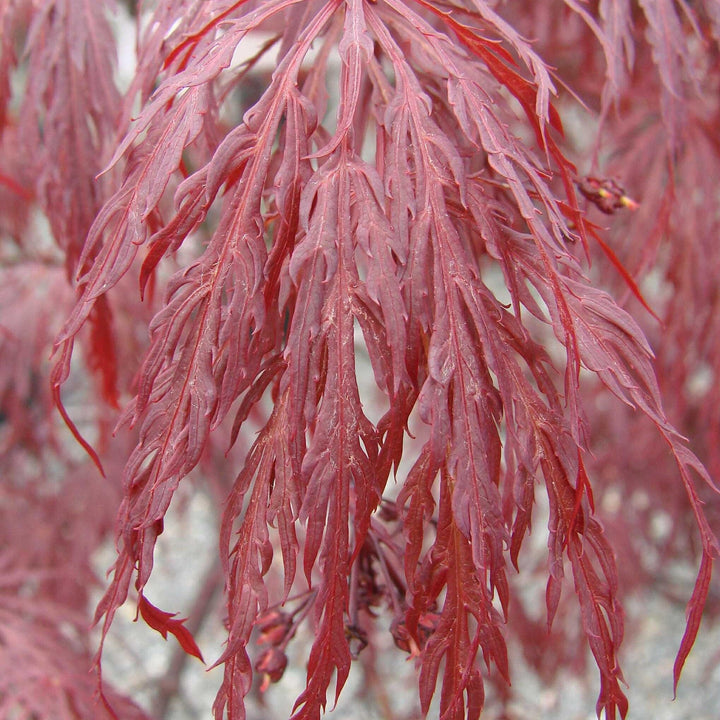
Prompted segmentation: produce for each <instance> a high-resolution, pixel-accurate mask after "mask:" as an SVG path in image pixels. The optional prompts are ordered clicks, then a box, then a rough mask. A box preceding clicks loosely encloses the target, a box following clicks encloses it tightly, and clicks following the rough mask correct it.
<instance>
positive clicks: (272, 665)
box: [255, 647, 288, 691]
mask: <svg viewBox="0 0 720 720" xmlns="http://www.w3.org/2000/svg"><path fill="white" fill-rule="evenodd" d="M287 664H288V659H287V655H286V654H285V653H284V652H283V651H282V650H280V649H279V648H276V647H270V648H268V649H267V650H265V651H264V652H263V653H262V655H260V657H259V658H258V660H257V662H256V663H255V671H256V672H258V673H262V675H263V682H262V685H261V687H260V689H261V690H263V691H264V690H267V687H268V685H269V684H270V683H271V682H278V680H280V678H281V677H282V676H283V673H284V672H285V668H286V667H287Z"/></svg>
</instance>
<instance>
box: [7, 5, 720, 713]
mask: <svg viewBox="0 0 720 720" xmlns="http://www.w3.org/2000/svg"><path fill="white" fill-rule="evenodd" d="M128 6H129V11H130V13H131V15H132V16H133V17H134V18H135V21H136V41H137V45H136V61H137V63H136V70H135V73H134V76H133V77H132V79H131V80H130V81H129V82H127V83H123V82H121V81H120V80H119V79H118V75H117V69H116V55H117V49H116V42H117V40H116V34H117V33H116V32H115V31H114V25H113V21H112V16H113V13H114V12H116V11H117V8H115V6H114V4H113V3H112V2H110V0H94V1H93V2H88V1H87V0H0V133H1V135H0V232H1V233H2V235H1V236H0V242H1V243H2V244H1V245H0V253H1V255H0V260H1V261H2V265H1V266H0V273H1V274H2V275H1V282H0V299H1V303H0V313H1V314H0V351H1V352H2V365H1V366H0V402H1V403H2V422H1V424H0V447H1V448H2V453H3V465H4V471H3V478H2V493H3V503H2V506H1V507H0V511H1V512H2V523H1V524H0V527H1V528H2V529H1V530H0V535H1V536H2V537H3V542H4V544H3V546H2V548H0V565H1V566H2V569H3V577H2V579H1V580H0V717H25V716H27V717H53V718H65V717H67V718H90V717H101V716H107V717H113V716H117V717H144V716H145V714H144V711H142V710H140V709H139V708H138V707H137V706H136V705H134V704H133V703H132V701H130V700H128V699H126V698H123V697H122V696H120V695H118V694H117V693H114V692H113V691H112V690H111V689H110V687H109V685H108V684H107V683H103V682H102V680H100V674H99V673H100V671H99V669H100V666H101V661H102V644H103V642H104V640H105V638H106V635H107V633H108V631H109V629H110V626H111V624H112V623H113V619H114V617H115V615H116V612H117V611H118V609H119V608H120V607H121V606H122V605H123V604H124V603H125V602H126V600H128V598H130V599H131V600H132V601H133V602H134V603H136V606H137V608H138V614H139V616H140V617H142V619H143V620H144V621H145V622H146V623H147V624H148V625H150V626H151V627H153V628H155V629H156V630H158V631H159V632H160V633H161V634H163V635H165V636H167V634H168V633H171V634H173V635H174V636H175V637H176V638H177V640H178V641H179V643H180V645H181V647H182V648H183V649H184V650H185V651H186V652H188V653H190V654H192V655H195V656H197V657H198V658H201V659H202V653H201V649H200V648H199V647H198V646H197V644H196V642H195V640H194V639H193V636H192V634H191V632H190V630H189V629H188V628H187V627H186V626H185V624H184V621H183V620H182V619H181V618H180V617H178V616H176V615H174V614H173V613H174V611H175V610H176V609H177V608H159V607H156V606H155V605H154V604H153V603H152V602H151V600H150V599H149V598H148V597H147V594H146V587H147V583H148V581H149V579H150V577H151V574H152V572H153V559H154V550H155V547H156V542H157V540H158V537H159V535H160V534H161V533H162V532H163V521H164V518H165V516H166V514H167V513H168V510H169V509H170V507H171V503H172V500H173V496H174V495H175V493H176V491H177V490H178V487H179V486H180V485H181V483H188V482H190V480H189V479H188V476H190V475H191V474H192V473H193V472H194V471H195V470H196V468H200V472H199V473H196V475H197V477H196V479H195V482H198V483H207V484H208V486H212V488H213V496H214V497H216V498H217V505H218V508H219V511H220V512H221V513H222V518H221V522H220V527H219V548H220V557H219V561H220V563H221V566H222V578H223V584H224V590H225V595H224V597H225V605H226V620H225V625H226V629H227V640H226V644H225V646H224V651H223V653H222V655H221V656H220V657H219V658H212V661H213V662H215V664H216V665H222V666H223V668H224V679H223V682H222V686H221V688H220V690H219V692H218V695H217V698H216V700H215V704H214V708H213V712H214V715H215V717H217V718H222V717H228V718H229V719H230V720H238V719H241V718H244V717H245V698H246V696H247V695H248V693H249V692H250V691H251V688H252V687H253V680H254V678H255V677H257V676H260V678H261V683H262V685H263V689H264V688H265V687H267V685H268V683H270V682H272V681H277V680H279V679H280V678H281V677H282V675H283V673H284V671H285V669H286V666H287V663H288V657H287V654H286V650H287V648H288V644H289V643H290V642H291V641H292V640H293V638H294V637H295V634H296V632H297V631H298V628H299V627H300V626H301V625H303V624H305V625H308V626H309V627H310V628H311V629H312V633H313V637H314V639H313V642H312V647H311V648H310V650H309V653H308V657H307V678H306V684H305V688H304V690H303V691H302V693H301V694H300V695H299V697H298V698H297V699H296V702H295V705H294V709H293V718H294V719H296V720H301V719H302V720H305V719H310V718H318V717H319V716H320V714H321V712H322V711H323V710H325V708H326V704H327V701H328V693H329V692H330V694H331V699H332V697H333V696H334V698H335V699H337V697H338V696H339V694H340V693H341V691H342V689H343V686H344V685H345V682H346V680H347V678H348V675H349V673H350V670H351V666H352V664H353V660H358V662H363V657H364V656H366V655H367V653H368V652H370V651H371V649H372V648H371V647H370V648H368V647H367V646H368V644H370V645H371V646H372V644H373V642H374V641H375V639H376V638H377V635H378V633H379V632H380V629H379V628H380V627H381V626H382V625H381V622H382V620H381V619H387V623H388V624H389V632H390V634H391V636H392V638H393V640H394V643H395V645H396V646H397V650H396V652H397V653H398V657H403V656H406V657H407V656H409V657H411V658H412V659H413V660H414V662H415V666H416V668H417V676H418V691H419V701H420V707H421V710H422V712H423V713H428V712H429V710H430V708H431V702H433V697H434V696H435V701H434V702H436V703H437V708H438V712H439V714H440V717H442V718H443V719H444V720H459V719H460V718H468V719H470V720H472V719H476V718H479V717H480V714H481V711H482V709H483V704H484V699H485V689H484V686H485V683H486V682H487V681H488V680H490V681H492V682H495V683H499V684H502V683H504V682H506V681H508V682H509V680H510V678H511V674H512V673H511V670H512V668H511V667H510V664H509V662H508V654H507V649H506V640H507V638H508V637H509V636H511V635H512V634H513V633H514V632H517V633H518V634H519V636H520V637H521V641H522V642H526V643H530V642H535V640H533V639H532V637H531V636H530V635H528V634H527V632H528V623H529V619H528V616H527V614H526V613H525V611H524V609H523V603H524V600H523V598H522V597H520V596H519V595H518V594H517V593H516V592H514V590H513V588H514V576H515V574H516V572H517V569H518V567H519V566H520V565H522V564H523V557H524V551H525V547H524V540H525V539H526V537H527V536H528V534H529V533H530V531H531V525H532V519H533V510H534V506H535V504H536V501H539V499H540V498H541V497H542V498H543V503H544V504H546V505H547V508H548V519H547V552H546V555H545V558H544V560H543V568H542V572H544V575H545V578H544V585H545V605H546V613H545V619H546V625H547V627H549V628H551V630H552V626H553V624H554V622H555V624H558V625H561V626H562V625H563V624H564V623H565V622H566V618H564V617H563V618H560V617H558V619H557V620H556V619H555V618H556V614H557V612H558V608H559V607H560V604H561V603H563V605H565V604H567V603H568V602H569V600H570V599H572V602H573V603H574V604H575V605H576V606H577V607H579V614H580V620H581V625H582V631H583V633H584V636H585V641H586V645H583V648H585V647H589V649H590V651H591V653H592V656H593V657H594V660H595V663H596V665H597V668H598V670H599V674H600V691H599V697H598V701H597V712H598V715H601V714H602V713H604V714H605V717H606V718H608V720H609V719H611V718H617V717H618V716H619V717H623V718H624V717H625V716H626V714H627V710H628V703H627V699H626V697H625V694H624V692H623V688H622V684H623V674H622V670H621V666H620V662H619V659H618V651H619V648H620V645H621V642H622V639H623V632H624V628H623V611H622V607H621V604H620V599H619V593H620V589H619V577H620V578H624V577H625V574H624V571H623V567H622V564H620V566H619V567H618V566H616V559H615V553H614V551H613V545H614V543H615V542H618V543H623V547H624V552H627V553H628V555H629V556H630V557H631V558H632V560H633V563H634V573H633V574H634V576H635V577H634V579H635V580H637V579H639V578H640V577H641V576H642V572H641V570H642V569H644V570H645V571H647V572H653V571H654V570H656V568H653V567H651V563H645V561H644V559H645V554H644V550H643V548H645V547H646V546H647V544H648V543H652V542H653V537H652V533H651V532H650V525H651V511H652V509H654V508H659V507H665V508H667V509H668V511H669V512H671V514H672V518H673V523H674V526H675V528H676V532H674V533H673V535H672V537H671V538H670V539H669V540H668V542H667V544H666V546H665V547H664V548H663V552H664V553H665V555H664V556H665V557H666V558H669V557H682V558H684V559H685V560H698V559H699V563H700V565H699V572H698V574H697V580H696V582H695V585H694V588H687V594H686V600H687V602H688V606H687V607H688V614H687V628H686V631H685V634H684V636H683V637H682V639H681V640H680V645H679V651H678V655H677V660H676V663H675V669H674V682H675V684H676V685H677V682H678V680H679V677H680V673H681V670H682V667H683V664H684V662H685V659H686V657H687V655H688V653H689V651H690V648H691V646H692V645H693V642H694V640H695V637H696V635H697V632H698V628H699V625H700V621H701V615H702V613H703V608H704V606H705V603H706V599H707V597H708V593H709V589H710V583H711V571H712V563H713V560H714V558H715V556H716V555H717V553H718V550H719V548H718V543H717V540H716V535H715V530H714V528H717V519H718V502H717V498H716V490H715V486H714V484H713V481H712V479H711V474H712V475H713V476H715V477H717V475H718V472H719V471H720V455H718V450H717V448H718V447H720V445H719V444H718V433H719V432H720V419H719V416H718V414H717V407H718V404H719V403H720V382H718V381H717V378H718V376H719V374H720V327H719V326H718V323H720V319H719V318H720V290H719V287H720V286H718V284H717V277H718V275H719V274H720V249H719V248H718V243H717V238H718V231H719V230H720V197H719V196H718V183H719V182H720V132H719V131H720V73H718V68H720V2H718V0H699V1H698V2H696V3H686V2H684V1H683V0H640V1H639V2H637V3H636V2H632V1H631V0H598V1H597V2H584V1H583V0H565V2H560V0H538V1H537V2H533V3H529V2H519V1H517V0H508V1H507V2H505V3H499V2H493V1H487V0H302V1H301V0H236V1H235V2H231V1H230V0H158V1H157V2H145V3H138V4H135V3H128ZM268 68H269V69H268ZM563 126H565V133H564V130H563ZM51 347H52V360H51V361H50V362H48V360H47V356H48V353H49V351H50V348H51ZM365 357H367V358H368V359H369V368H371V374H372V385H373V389H372V391H368V390H367V389H366V388H365V387H364V386H362V385H361V383H360V381H359V378H360V375H361V374H362V368H361V363H362V359H363V358H365ZM616 401H617V402H616ZM68 429H69V430H70V432H71V433H72V434H73V435H74V437H75V440H77V442H78V443H79V445H77V444H75V443H71V442H70V441H69V439H68V433H67V430H68ZM80 446H81V447H80ZM81 448H82V449H84V450H82V451H81ZM706 467H707V468H709V469H710V471H711V473H708V470H706ZM227 478H230V481H229V482H228V480H227ZM638 487H641V488H642V490H643V492H645V493H647V495H648V497H649V501H648V503H647V504H646V505H644V506H642V508H641V509H640V510H638V509H637V507H639V506H635V505H633V504H632V503H627V507H624V508H622V509H621V510H620V511H619V518H618V517H607V518H606V517H603V512H602V510H601V507H600V503H597V510H596V502H595V501H596V500H597V499H598V498H601V497H602V496H603V495H604V494H605V493H607V492H609V491H612V492H615V493H617V492H619V493H621V496H622V497H625V498H631V497H632V496H633V493H634V492H636V490H637V488H638ZM648 508H649V510H648ZM30 527H32V528H37V530H35V529H33V530H32V534H33V535H37V534H40V535H41V537H40V538H37V537H34V538H33V541H32V542H28V537H27V535H28V532H29V530H28V528H30ZM607 528H611V529H612V532H610V531H609V530H607ZM40 530H41V532H40ZM113 532H114V533H115V540H116V548H117V556H116V560H115V562H114V565H113V567H112V571H111V573H110V576H109V581H108V586H107V587H106V588H105V592H104V595H103V597H102V599H101V600H100V602H99V604H98V606H97V609H96V613H95V621H96V623H98V624H99V626H100V628H101V640H100V649H99V651H98V652H97V654H96V655H95V659H94V660H92V655H93V648H92V647H91V643H90V641H89V640H88V637H89V636H88V634H87V629H86V625H85V623H86V618H85V614H84V613H85V609H86V607H87V605H88V603H89V590H90V587H91V586H92V585H93V583H94V579H93V578H94V575H93V571H92V566H91V558H92V554H93V552H94V551H95V550H96V549H97V548H98V547H99V546H100V545H101V543H102V542H103V541H104V540H105V539H106V538H107V537H108V536H109V535H111V534H112V533H113ZM278 568H280V569H281V579H280V582H279V583H278V582H275V579H274V578H273V573H275V571H276V570H277V569H278ZM527 571H528V572H534V571H535V570H533V568H532V567H528V570H527ZM631 580H632V578H628V582H631ZM131 591H132V592H131ZM563 615H564V613H563ZM569 617H571V615H570V616H569ZM514 619H515V622H514ZM523 628H524V629H523ZM556 632H557V633H558V635H559V636H561V635H562V627H561V628H559V629H556ZM524 633H525V634H524ZM28 637H32V638H33V639H32V640H29V639H28ZM548 637H552V634H551V635H549V636H548ZM29 642H32V645H33V647H32V649H31V650H29V649H28V647H27V644H28V643H29ZM258 648H259V649H258ZM575 650H576V648H573V651H575ZM91 664H92V665H93V667H94V668H95V670H96V674H97V678H96V679H93V678H92V677H91V676H88V675H87V673H84V669H86V668H87V667H88V666H89V665H91ZM31 667H32V668H33V671H32V672H31V671H30V668H31ZM9 668H15V669H16V672H14V673H10V672H8V669H9ZM46 685H47V686H48V687H51V688H52V692H50V693H46V694H42V693H40V694H38V692H37V688H38V687H44V686H46ZM331 686H333V687H334V691H333V690H331ZM94 696H95V697H96V700H97V701H98V704H96V705H93V704H92V699H93V697H94ZM433 707H435V706H433ZM23 713H24V714H23Z"/></svg>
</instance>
